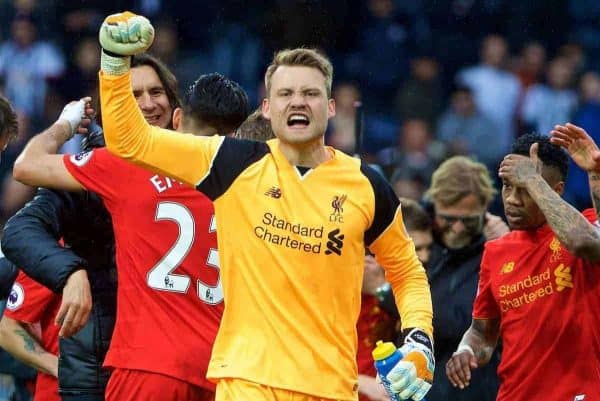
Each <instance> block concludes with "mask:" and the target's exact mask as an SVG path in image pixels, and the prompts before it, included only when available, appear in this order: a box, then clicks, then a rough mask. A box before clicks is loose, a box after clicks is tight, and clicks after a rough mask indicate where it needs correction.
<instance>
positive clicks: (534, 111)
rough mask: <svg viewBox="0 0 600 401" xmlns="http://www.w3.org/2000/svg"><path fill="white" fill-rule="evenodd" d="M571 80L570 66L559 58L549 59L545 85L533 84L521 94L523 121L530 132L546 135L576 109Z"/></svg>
mask: <svg viewBox="0 0 600 401" xmlns="http://www.w3.org/2000/svg"><path fill="white" fill-rule="evenodd" d="M572 81H573V66H572V64H571V63H570V62H569V61H567V60H566V59H562V58H557V59H554V60H552V61H551V62H550V64H549V66H548V71H547V72H546V83H545V84H536V85H533V86H532V87H530V88H529V89H528V90H527V93H526V94H525V99H524V101H523V110H522V116H521V117H522V119H523V121H524V122H525V123H526V124H527V125H528V126H529V127H531V128H532V129H533V130H534V131H536V132H539V133H540V134H543V135H547V134H549V133H550V131H551V130H552V129H553V128H554V125H555V124H560V123H564V122H565V121H567V120H569V119H570V118H571V116H572V113H573V111H574V110H575V107H576V106H577V95H576V93H575V91H573V90H572V89H571V84H572Z"/></svg>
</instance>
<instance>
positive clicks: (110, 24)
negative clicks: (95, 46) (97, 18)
mask: <svg viewBox="0 0 600 401" xmlns="http://www.w3.org/2000/svg"><path fill="white" fill-rule="evenodd" d="M99 40H100V45H101V46H102V59H101V62H100V67H101V68H102V71H104V72H105V73H107V74H110V75H121V74H124V73H126V72H127V71H128V70H129V68H130V62H131V61H130V57H129V56H133V55H134V54H138V53H143V52H145V51H146V50H148V48H149V47H150V46H151V45H152V41H153V40H154V27H153V26H152V24H151V23H150V21H148V19H147V18H146V17H143V16H141V15H136V14H134V13H132V12H129V11H125V12H122V13H118V14H112V15H109V16H108V17H106V19H105V20H104V22H103V23H102V26H101V27H100V33H99Z"/></svg>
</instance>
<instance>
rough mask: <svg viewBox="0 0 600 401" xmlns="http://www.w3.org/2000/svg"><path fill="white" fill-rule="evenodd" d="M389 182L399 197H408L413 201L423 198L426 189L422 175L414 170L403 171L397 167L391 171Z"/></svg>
mask: <svg viewBox="0 0 600 401" xmlns="http://www.w3.org/2000/svg"><path fill="white" fill-rule="evenodd" d="M390 183H391V185H392V188H394V192H395V193H396V195H397V196H398V197H399V198H408V199H412V200H415V201H419V200H420V199H421V198H423V195H424V194H425V190H426V189H427V185H425V183H424V182H423V179H422V177H420V176H419V175H418V174H416V173H415V172H411V171H403V170H402V169H397V170H395V171H394V172H393V173H392V176H391V177H390Z"/></svg>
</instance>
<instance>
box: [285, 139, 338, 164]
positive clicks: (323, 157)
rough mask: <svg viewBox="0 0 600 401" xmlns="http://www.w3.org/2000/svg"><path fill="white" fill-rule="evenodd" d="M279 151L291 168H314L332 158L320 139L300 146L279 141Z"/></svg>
mask: <svg viewBox="0 0 600 401" xmlns="http://www.w3.org/2000/svg"><path fill="white" fill-rule="evenodd" d="M279 150H281V153H283V155H284V156H285V158H286V159H287V160H288V161H289V162H290V164H291V165H293V166H302V167H310V168H314V167H317V166H318V165H319V164H321V163H323V162H326V161H327V160H329V159H331V157H332V155H331V154H330V153H329V151H328V150H327V148H326V147H325V145H324V143H323V141H322V139H321V140H319V141H317V142H312V143H310V144H306V145H302V146H299V145H298V144H290V143H285V142H282V141H279Z"/></svg>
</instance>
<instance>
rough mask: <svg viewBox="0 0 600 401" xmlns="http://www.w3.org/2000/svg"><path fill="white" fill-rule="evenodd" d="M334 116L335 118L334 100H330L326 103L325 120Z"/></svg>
mask: <svg viewBox="0 0 600 401" xmlns="http://www.w3.org/2000/svg"><path fill="white" fill-rule="evenodd" d="M334 116H335V100H334V99H333V98H331V99H329V101H328V102H327V118H331V117H334Z"/></svg>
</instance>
